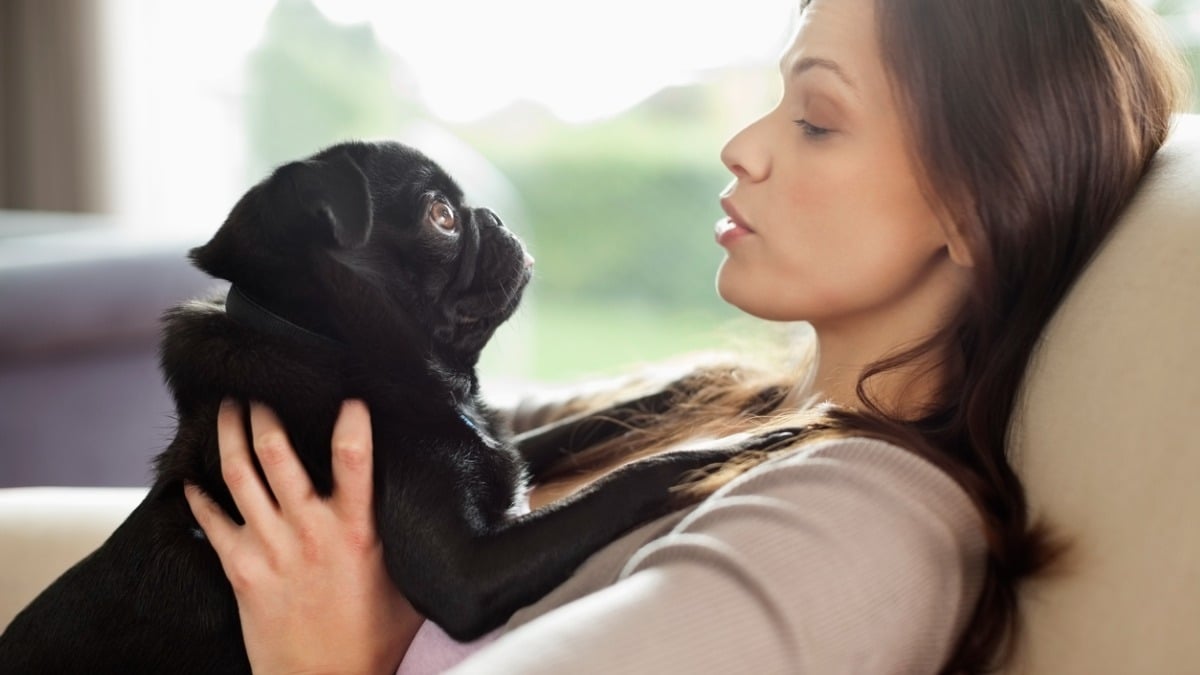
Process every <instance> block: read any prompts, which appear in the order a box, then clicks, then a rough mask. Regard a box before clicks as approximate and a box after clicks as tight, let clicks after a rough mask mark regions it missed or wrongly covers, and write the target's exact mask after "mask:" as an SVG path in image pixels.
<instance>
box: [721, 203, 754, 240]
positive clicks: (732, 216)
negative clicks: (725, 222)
mask: <svg viewBox="0 0 1200 675" xmlns="http://www.w3.org/2000/svg"><path fill="white" fill-rule="evenodd" d="M721 210H722V211H724V212H725V215H726V216H729V221H730V222H731V223H733V224H734V225H736V226H738V227H740V228H742V229H743V230H749V231H750V232H753V231H754V228H753V227H750V226H749V225H748V224H746V219H745V218H743V217H742V214H740V213H738V210H737V208H735V207H734V205H733V200H731V199H730V198H729V197H725V198H723V199H722V200H721Z"/></svg>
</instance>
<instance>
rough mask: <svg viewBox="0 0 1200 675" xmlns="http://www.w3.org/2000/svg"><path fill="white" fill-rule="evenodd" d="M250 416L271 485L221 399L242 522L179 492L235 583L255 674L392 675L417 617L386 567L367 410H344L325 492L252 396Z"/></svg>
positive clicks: (224, 466)
mask: <svg viewBox="0 0 1200 675" xmlns="http://www.w3.org/2000/svg"><path fill="white" fill-rule="evenodd" d="M250 423H251V428H252V435H253V437H254V452H255V453H256V454H257V455H258V459H259V462H260V464H261V465H262V468H263V473H264V474H266V478H267V483H268V484H269V489H268V486H266V485H263V483H262V481H261V480H259V477H258V474H257V473H256V472H255V470H254V465H253V463H252V462H251V459H250V448H249V447H248V444H247V441H246V437H245V434H244V433H243V431H242V429H243V426H242V416H241V411H240V409H239V407H238V406H237V405H236V404H234V403H232V402H229V401H226V402H225V403H222V405H221V410H220V413H219V414H218V417H217V431H218V439H219V440H218V442H219V444H220V447H221V473H222V475H223V476H224V478H225V483H226V484H227V485H228V486H229V490H230V492H231V493H232V494H233V499H234V502H235V503H236V504H237V507H238V509H239V510H240V511H241V512H242V516H243V517H244V518H245V521H246V524H245V525H244V526H238V525H237V524H236V523H235V522H234V521H233V520H231V519H230V518H229V516H228V515H226V514H225V512H224V511H222V510H221V508H220V507H218V506H217V505H216V503H214V502H213V501H212V500H211V499H209V498H208V497H207V495H205V494H204V493H203V492H202V491H200V489H199V488H196V487H195V486H191V485H189V486H187V487H186V489H185V494H186V496H187V500H188V503H189V504H190V505H191V508H192V512H193V513H194V514H195V516H196V520H197V521H198V522H199V523H200V526H201V527H202V528H203V529H204V532H205V534H206V535H207V536H208V539H209V541H211V542H212V546H213V549H214V550H216V552H217V555H218V556H219V557H220V559H221V565H222V566H223V567H224V569H225V574H226V576H228V577H229V581H230V583H231V584H232V585H233V591H234V593H235V594H236V596H237V603H238V612H239V614H240V616H241V621H242V636H243V638H244V639H245V641H246V651H247V652H248V654H249V657H250V664H251V666H252V667H253V669H254V672H255V673H258V674H259V675H264V674H268V673H270V674H277V673H278V674H282V673H385V672H387V673H390V672H393V671H395V669H396V667H397V665H398V664H399V663H400V660H401V659H402V658H403V656H404V653H405V651H407V649H408V645H409V643H410V642H411V641H412V638H413V635H415V634H416V631H417V629H418V628H419V627H420V625H421V622H422V620H423V619H422V617H421V616H420V615H418V614H417V613H416V611H415V610H413V608H412V606H411V605H409V604H408V601H407V600H405V599H404V596H402V595H401V594H400V592H399V591H398V590H397V589H396V587H395V586H393V585H392V583H391V580H390V579H389V578H388V575H387V572H386V570H385V569H384V565H383V550H382V546H381V544H380V542H379V538H378V536H377V535H376V532H375V516H374V510H373V508H372V501H371V487H372V476H371V420H370V417H369V415H368V413H367V408H366V406H365V405H364V404H363V403H362V402H361V401H347V402H345V403H344V404H343V406H342V411H341V414H340V415H339V416H338V419H337V423H336V424H335V426H334V430H333V440H332V451H333V483H334V491H333V494H332V495H331V496H330V497H329V498H328V499H325V498H322V497H321V496H320V495H318V494H317V493H316V491H315V490H314V489H313V486H312V482H311V481H310V480H309V478H308V474H307V473H305V471H304V468H303V467H302V466H301V464H300V461H299V459H298V458H297V457H296V455H295V453H294V452H293V451H292V448H291V446H290V445H289V443H288V440H287V435H286V434H285V433H284V430H283V426H282V425H281V424H280V422H279V420H278V418H276V417H275V415H274V414H273V413H272V412H271V411H270V410H268V409H267V408H266V407H265V406H262V405H259V404H251V406H250ZM272 493H273V494H274V498H272V496H271V495H272Z"/></svg>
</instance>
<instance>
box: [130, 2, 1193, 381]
mask: <svg viewBox="0 0 1200 675" xmlns="http://www.w3.org/2000/svg"><path fill="white" fill-rule="evenodd" d="M1153 4H1154V5H1155V7H1156V9H1158V10H1159V11H1160V12H1162V13H1163V14H1164V15H1165V16H1167V17H1168V24H1169V28H1170V30H1171V33H1172V36H1173V37H1174V39H1176V40H1177V41H1178V42H1179V44H1180V45H1181V46H1183V47H1184V48H1185V49H1186V50H1187V53H1188V54H1189V56H1190V57H1191V58H1192V64H1193V67H1194V68H1200V0H1161V1H1160V2H1157V3H1153ZM795 5H796V3H795V0H722V1H721V2H706V3H696V2H688V1H686V0H651V1H646V0H623V1H620V2H618V1H617V0H609V1H608V2H605V3H563V2H554V1H553V0H541V1H539V0H507V1H506V2H493V1H490V0H441V1H440V2H426V3H395V2H386V1H384V0H379V1H377V2H369V1H367V0H356V1H350V0H278V1H277V2H276V1H274V0H238V1H236V2H233V1H228V2H199V1H192V2H171V3H162V2H155V1H153V0H115V1H114V2H112V3H111V4H110V5H109V6H110V7H111V9H110V10H109V11H110V14H109V15H108V24H109V28H110V31H111V39H110V44H112V45H114V49H115V52H114V54H113V58H112V64H113V72H114V74H115V75H114V77H113V78H112V79H113V83H114V91H115V96H116V101H117V107H116V113H117V114H116V115H114V119H116V120H119V124H118V125H117V126H116V127H115V128H114V130H113V134H114V137H115V138H116V139H117V141H116V143H115V147H116V148H118V149H119V151H118V152H116V153H114V154H116V155H117V158H118V160H119V161H120V162H121V164H120V166H119V167H117V171H116V177H115V180H114V183H115V186H116V193H117V194H116V202H117V204H118V206H119V207H121V210H122V211H125V212H126V213H129V214H132V216H131V217H132V218H133V219H134V221H135V222H139V223H145V226H146V227H150V228H163V227H171V228H179V229H181V230H184V229H185V230H187V231H188V232H191V233H194V236H195V237H196V239H197V241H202V240H203V239H204V238H206V237H207V236H208V234H210V233H211V232H212V231H214V230H215V228H216V227H217V225H218V224H219V223H220V222H221V221H222V219H223V218H224V215H225V212H226V211H227V210H228V208H229V207H230V206H231V205H232V204H233V203H234V201H235V200H236V199H237V197H238V196H239V195H240V194H241V192H242V191H244V190H245V189H246V187H248V186H249V185H250V184H252V183H253V182H255V181H256V180H258V178H260V177H261V176H262V175H264V174H265V173H266V172H267V171H268V170H269V169H270V168H271V167H272V166H274V165H276V164H277V163H280V162H283V161H286V160H289V159H293V158H296V157H300V156H304V155H306V154H309V153H311V152H312V151H314V150H316V149H318V148H320V147H322V146H324V145H327V144H330V143H333V142H335V141H338V140H342V139H345V138H349V137H359V138H378V137H389V138H398V139H401V140H406V141H408V142H411V143H413V144H414V145H417V146H419V147H421V148H422V149H424V150H426V151H427V152H428V153H429V154H431V155H432V156H434V158H435V159H438V160H439V161H441V162H442V163H443V164H444V165H446V166H447V167H448V168H449V169H450V170H451V172H452V173H454V174H455V175H456V176H457V177H458V178H459V179H460V180H461V181H462V182H463V183H464V186H465V187H466V188H467V191H468V194H469V195H475V198H474V201H476V202H478V203H480V204H482V205H488V206H492V207H493V208H495V210H497V211H498V212H499V213H501V215H502V216H503V217H504V218H505V220H506V222H507V223H508V224H509V225H510V226H511V227H512V228H513V229H514V230H515V231H517V232H518V233H519V234H521V235H522V236H523V237H524V238H525V239H526V240H527V242H528V243H529V245H530V248H531V249H532V251H533V253H534V255H535V256H536V258H537V260H538V263H537V269H538V272H537V275H536V278H535V282H534V284H533V285H532V286H531V289H530V291H529V294H528V295H527V300H526V303H525V306H524V307H523V309H522V310H521V311H519V312H518V314H517V316H516V317H514V319H513V320H512V321H511V322H510V323H509V324H508V325H507V326H505V328H504V329H503V330H502V333H501V334H499V335H498V336H497V338H496V340H495V341H494V342H493V344H492V345H491V346H490V347H489V349H488V351H487V352H486V353H485V360H484V364H483V366H482V368H483V370H484V371H485V372H486V373H488V374H489V375H501V376H504V375H507V376H518V377H535V378H539V379H549V380H555V379H565V378H571V377H574V376H577V375H582V374H585V373H596V372H605V371H610V370H613V369H616V368H619V367H621V366H625V365H628V364H631V363H633V362H636V361H643V360H651V359H655V358H658V357H662V356H666V355H669V354H676V353H679V352H681V351H685V350H689V349H696V348H706V347H716V346H721V345H723V344H726V338H727V337H729V335H730V334H731V333H734V332H738V331H741V330H742V324H740V323H739V322H738V320H737V318H736V317H737V313H736V312H735V311H733V310H731V309H729V308H727V307H725V306H724V305H723V303H721V301H720V300H719V299H718V298H717V297H716V294H715V292H714V290H713V277H714V272H715V269H716V265H717V263H718V262H719V260H720V256H721V252H720V249H718V248H717V247H716V246H714V245H713V242H712V236H711V225H712V223H713V222H714V221H715V220H716V219H717V217H718V216H719V215H720V212H719V209H718V206H717V203H716V195H717V193H718V192H719V191H720V189H721V188H722V187H723V186H724V185H725V184H726V182H727V179H728V175H727V173H726V172H725V170H724V168H723V167H722V166H721V164H720V162H719V160H718V152H719V149H720V147H721V145H722V143H723V142H724V140H725V139H726V138H727V137H728V136H729V135H730V134H732V133H733V132H735V131H736V130H737V129H738V128H740V126H741V125H743V124H744V123H746V122H748V121H750V120H751V119H753V118H754V117H755V116H757V115H758V114H760V113H761V112H763V111H764V110H766V109H767V108H768V107H769V105H770V104H771V103H772V102H773V99H774V96H775V94H776V86H777V85H776V82H775V80H776V77H775V75H774V72H773V64H774V62H775V61H776V59H777V58H778V54H779V53H780V51H781V49H782V47H783V46H784V44H785V43H786V39H787V37H788V34H789V32H790V29H791V26H790V25H789V24H790V22H791V20H792V17H793V14H794V12H795ZM164 213H165V214H170V221H171V222H169V223H164V222H162V221H161V216H160V215H159V214H164Z"/></svg>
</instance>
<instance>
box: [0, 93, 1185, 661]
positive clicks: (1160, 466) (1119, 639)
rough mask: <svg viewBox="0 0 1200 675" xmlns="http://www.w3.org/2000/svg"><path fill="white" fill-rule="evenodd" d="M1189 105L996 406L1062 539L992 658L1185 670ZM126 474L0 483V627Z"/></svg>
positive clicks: (126, 507) (100, 533) (93, 532)
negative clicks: (65, 482) (1012, 404)
mask: <svg viewBox="0 0 1200 675" xmlns="http://www.w3.org/2000/svg"><path fill="white" fill-rule="evenodd" d="M1197 188H1200V117H1197V116H1194V115H1191V116H1189V115H1184V116H1180V118H1179V119H1178V120H1177V124H1176V126H1175V129H1174V130H1173V132H1172V135H1171V137H1170V139H1169V141H1168V143H1167V145H1166V147H1164V149H1163V150H1162V152H1161V153H1160V154H1159V156H1158V157H1157V158H1156V160H1155V162H1154V165H1153V167H1152V170H1151V173H1150V174H1149V175H1148V176H1147V178H1146V180H1145V181H1144V183H1143V185H1142V187H1141V189H1140V191H1139V194H1138V196H1137V198H1136V200H1135V202H1134V203H1133V204H1132V205H1131V207H1130V208H1129V210H1128V211H1127V213H1126V214H1125V215H1124V216H1123V218H1122V222H1121V223H1120V225H1119V227H1118V228H1117V230H1116V231H1115V232H1114V233H1113V235H1112V237H1111V238H1110V239H1109V241H1107V242H1106V243H1105V245H1104V246H1103V248H1102V250H1101V251H1100V252H1099V254H1098V256H1097V257H1096V258H1095V260H1094V261H1093V262H1092V263H1091V264H1090V266H1089V267H1088V269H1087V270H1086V272H1085V274H1084V275H1083V276H1082V277H1081V278H1080V279H1079V281H1078V283H1077V284H1076V285H1075V287H1074V288H1073V289H1072V290H1071V292H1070V294H1069V295H1068V297H1067V298H1066V300H1065V301H1064V303H1063V305H1062V306H1061V307H1060V309H1059V310H1058V312H1057V313H1056V314H1055V316H1054V318H1053V319H1052V321H1051V322H1050V324H1049V326H1048V327H1047V330H1046V331H1045V334H1044V336H1043V338H1042V340H1041V342H1040V344H1039V346H1038V348H1037V350H1036V352H1035V355H1034V359H1033V361H1032V363H1031V365H1030V370H1029V373H1028V376H1027V378H1026V384H1025V388H1024V390H1023V392H1022V395H1021V400H1020V404H1019V408H1018V413H1017V415H1016V418H1015V419H1014V423H1013V424H1014V426H1013V434H1012V453H1013V459H1014V464H1015V466H1016V468H1017V471H1018V472H1019V474H1020V475H1021V477H1022V478H1023V480H1024V481H1025V484H1026V486H1027V489H1028V494H1029V500H1030V504H1031V508H1032V511H1033V513H1034V515H1035V517H1037V518H1040V519H1043V520H1045V521H1046V522H1047V523H1048V524H1050V525H1051V526H1052V527H1053V528H1054V529H1055V531H1056V532H1058V533H1059V534H1060V535H1062V536H1064V537H1066V538H1067V540H1068V541H1069V542H1070V549H1069V553H1068V555H1067V556H1065V558H1064V559H1063V560H1062V563H1061V564H1060V565H1059V566H1058V567H1057V568H1056V569H1055V571H1054V573H1053V574H1051V575H1047V576H1046V577H1045V578H1042V579H1038V580H1036V581H1033V582H1030V583H1028V584H1026V585H1025V586H1024V587H1023V588H1022V590H1021V617H1020V619H1021V622H1022V626H1023V629H1022V631H1021V633H1020V637H1019V639H1018V642H1017V645H1016V657H1015V659H1014V661H1013V662H1012V664H1011V665H1010V666H1009V667H1008V669H1007V670H1006V672H1009V673H1032V674H1050V673H1054V674H1065V673H1089V674H1096V673H1121V674H1127V673H1200V441H1197V440H1196V439H1197V437H1198V436H1200V435H1198V434H1197V432H1196V430H1195V429H1194V428H1193V427H1192V426H1191V415H1194V414H1197V415H1200V358H1198V356H1200V355H1198V354H1197V347H1198V346H1200V338H1198V336H1197V332H1198V331H1200V199H1198V198H1197ZM143 494H144V489H143V488H97V487H33V488H10V489H2V490H0V626H2V625H6V624H7V622H8V621H9V620H10V619H11V617H12V616H13V615H14V614H15V613H16V612H17V611H19V609H20V608H21V607H22V606H23V605H24V604H25V603H27V602H28V601H29V600H30V599H31V598H32V597H33V596H34V595H35V594H36V593H37V592H38V590H39V589H40V588H42V587H44V586H45V585H46V584H47V583H49V582H50V581H51V580H53V579H54V578H55V577H56V576H57V575H58V574H59V573H61V571H62V570H64V569H65V568H66V567H68V566H69V565H70V564H72V563H73V562H75V561H76V560H78V559H79V558H81V557H82V556H84V555H86V554H87V553H88V552H89V551H90V550H92V549H93V548H95V547H96V546H97V545H98V544H99V543H100V542H101V541H102V540H103V539H104V537H105V536H106V535H107V534H108V533H109V532H110V531H111V530H112V529H113V528H114V527H115V526H116V525H117V524H118V523H119V522H120V521H121V520H122V519H123V518H124V516H125V515H126V514H127V513H128V512H129V511H130V510H131V509H132V508H133V506H134V505H135V504H136V503H137V502H138V501H139V500H140V499H141V497H142V495H143Z"/></svg>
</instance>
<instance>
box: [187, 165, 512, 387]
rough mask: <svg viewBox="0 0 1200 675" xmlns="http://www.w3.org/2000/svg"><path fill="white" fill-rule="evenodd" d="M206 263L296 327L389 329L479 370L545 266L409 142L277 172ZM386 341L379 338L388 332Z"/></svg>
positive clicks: (205, 249) (346, 336) (250, 197)
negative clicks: (536, 268) (481, 355)
mask: <svg viewBox="0 0 1200 675" xmlns="http://www.w3.org/2000/svg"><path fill="white" fill-rule="evenodd" d="M192 258H193V260H194V261H195V262H196V264H197V265H198V266H199V267H200V268H201V269H203V270H205V271H206V272H208V273H210V274H212V275H214V276H217V277H221V278H224V279H228V280H229V281H232V282H234V284H236V285H237V286H238V287H239V288H242V289H243V290H244V291H247V292H248V293H250V294H252V295H253V296H254V297H255V298H256V299H257V300H259V301H260V302H262V303H263V304H265V305H267V306H268V307H270V308H271V309H272V310H273V311H275V312H277V313H279V314H281V315H282V316H284V317H285V318H287V319H289V320H291V321H294V322H296V323H299V324H300V325H303V326H306V327H309V328H312V329H314V330H317V331H318V332H321V333H325V334H327V335H329V336H330V337H333V338H335V339H338V340H342V341H344V342H347V343H351V344H353V343H354V342H355V341H356V340H355V338H356V337H358V336H361V335H364V334H369V333H372V331H376V329H378V328H379V327H388V330H393V331H396V332H398V333H400V334H398V335H396V336H394V337H395V338H396V339H402V340H405V341H406V342H409V343H413V342H416V343H418V344H417V345H415V346H418V347H424V348H425V349H426V350H427V351H428V350H432V351H434V352H437V353H439V354H441V355H443V356H447V357H451V358H453V359H454V360H458V361H462V360H465V361H467V362H468V363H469V364H472V365H473V363H474V361H475V359H476V358H477V357H478V352H479V350H480V349H482V348H483V345H484V344H485V343H486V342H487V340H488V338H490V337H491V335H492V333H493V331H495V329H496V327H497V326H499V325H500V324H501V323H502V322H503V321H504V320H505V319H507V318H508V317H509V316H510V315H511V314H512V312H513V311H514V310H515V309H516V306H517V304H518V302H519V301H520V298H521V293H522V291H523V290H524V288H525V285H526V283H527V282H528V281H529V278H530V275H531V266H532V258H530V257H529V256H528V254H527V253H526V252H525V249H524V247H523V246H522V244H521V242H520V241H519V240H518V239H517V238H516V237H515V236H514V235H513V234H512V233H511V232H509V231H508V230H507V229H506V228H505V227H504V226H503V224H502V223H501V222H500V219H499V218H498V217H497V216H496V215H495V214H494V213H492V212H491V211H490V210H488V209H485V208H472V207H470V206H468V205H467V204H466V203H464V201H463V193H462V190H461V189H460V188H459V187H458V185H457V184H455V182H454V181H453V180H452V179H451V178H450V177H449V176H448V175H447V174H446V173H445V172H444V171H443V170H442V169H441V168H440V167H439V166H438V165H437V164H436V163H434V162H433V161H432V160H430V159H429V158H427V157H425V156H424V155H423V154H421V153H420V152H418V151H416V150H414V149H413V148H410V147H407V146H404V145H401V144H399V143H359V142H354V143H343V144H340V145H336V146H333V147H331V148H328V149H326V150H324V151H322V152H320V153H318V154H316V155H313V156H312V157H310V158H308V159H306V160H303V161H300V162H293V163H291V164H287V165H284V166H282V167H280V168H279V169H277V170H276V171H275V172H274V173H273V174H272V175H271V176H270V177H268V178H267V179H266V180H264V181H263V182H261V183H259V184H258V185H256V186H255V187H254V188H252V189H251V190H250V191H249V192H248V193H247V194H246V195H245V196H244V197H243V198H242V199H241V200H240V201H239V202H238V204H237V205H236V206H235V207H234V209H233V211H232V212H231V213H230V215H229V218H228V219H227V220H226V222H225V224H224V225H222V226H221V229H220V230H219V231H218V232H217V234H216V235H215V236H214V237H213V239H212V240H211V241H210V242H209V243H208V244H206V245H204V246H202V247H200V248H197V249H195V250H194V251H193V252H192ZM374 338H375V339H378V333H377V332H376V333H375V335H374Z"/></svg>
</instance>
